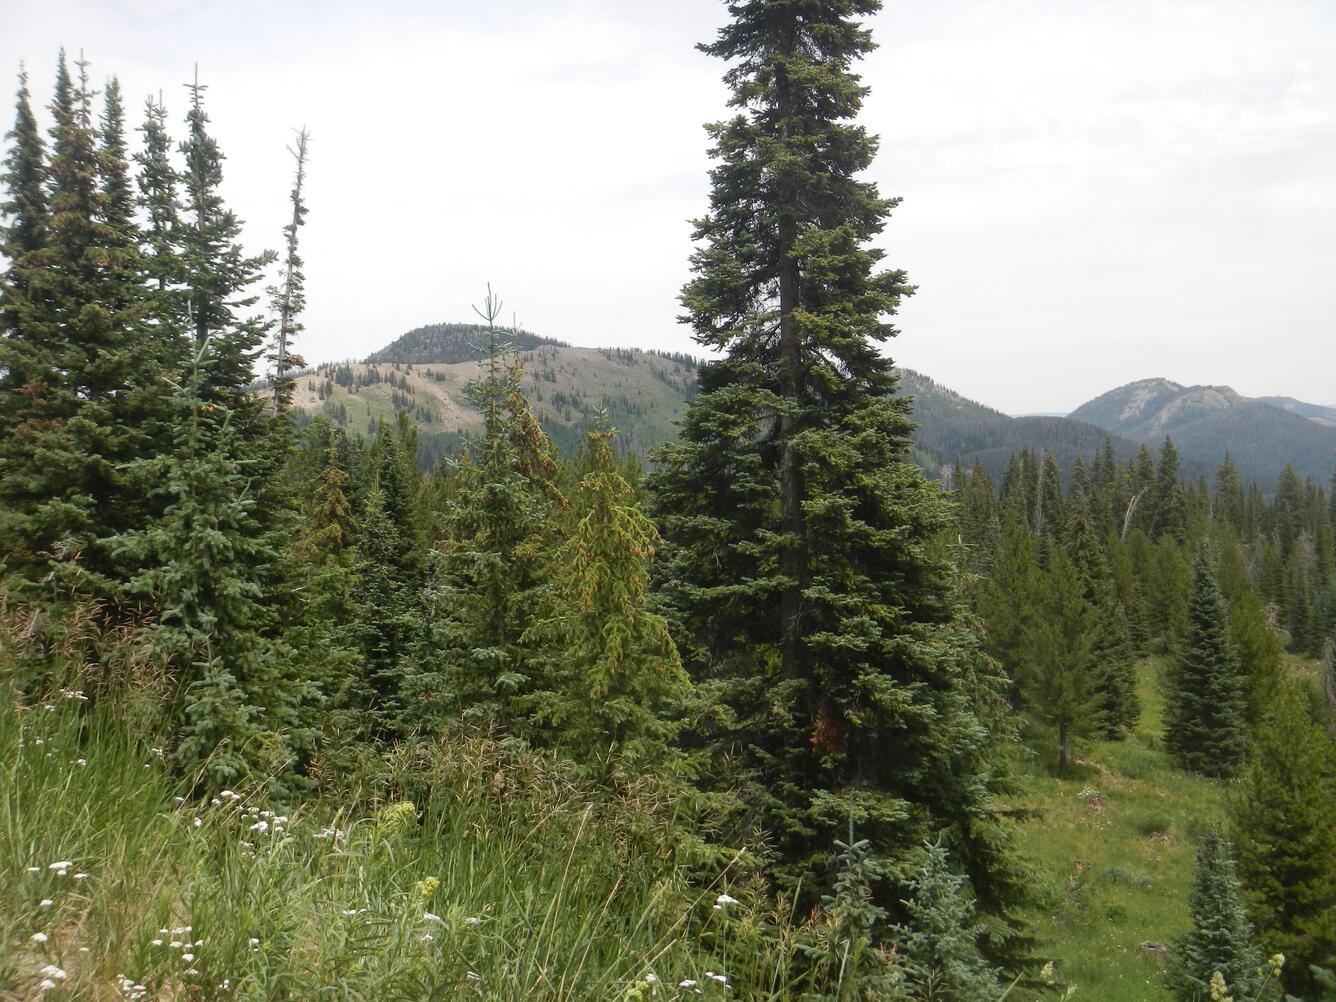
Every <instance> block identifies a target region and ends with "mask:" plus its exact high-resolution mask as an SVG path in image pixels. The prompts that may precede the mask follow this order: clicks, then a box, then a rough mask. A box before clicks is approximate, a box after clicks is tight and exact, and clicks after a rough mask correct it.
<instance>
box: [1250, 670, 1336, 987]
mask: <svg viewBox="0 0 1336 1002" xmlns="http://www.w3.org/2000/svg"><path fill="white" fill-rule="evenodd" d="M1315 704H1316V700H1315V697H1314V695H1313V694H1312V693H1310V692H1309V691H1308V690H1307V687H1306V686H1304V685H1303V684H1302V683H1297V682H1290V683H1287V684H1284V685H1282V686H1280V687H1279V688H1278V689H1277V691H1276V693H1275V696H1274V697H1273V699H1272V702H1271V705H1270V706H1269V707H1268V708H1267V712H1266V715H1265V716H1264V717H1263V719H1262V723H1261V726H1260V727H1259V728H1258V730H1257V734H1256V737H1255V739H1254V742H1253V745H1252V754H1251V757H1250V759H1249V762H1248V766H1247V768H1246V769H1245V770H1244V772H1243V775H1242V778H1241V782H1240V783H1239V785H1238V787H1237V789H1236V791H1235V793H1234V796H1233V797H1232V798H1231V799H1230V805H1229V807H1230V821H1231V824H1232V829H1233V835H1234V841H1235V845H1236V846H1237V847H1238V861H1239V876H1240V877H1241V879H1242V881H1243V887H1244V892H1245V896H1246V899H1247V901H1248V906H1249V911H1250V912H1251V914H1252V917H1253V919H1254V921H1255V922H1256V923H1257V931H1258V935H1259V936H1260V938H1261V940H1262V942H1263V944H1265V946H1266V949H1267V951H1268V952H1269V953H1283V954H1284V955H1285V957H1286V958H1287V959H1286V964H1285V972H1284V975H1283V978H1282V980H1283V983H1284V986H1285V989H1286V990H1287V991H1289V992H1290V993H1291V994H1294V995H1297V996H1299V997H1300V998H1307V997H1309V995H1310V993H1311V992H1312V990H1313V984H1314V982H1313V975H1312V972H1311V971H1310V967H1311V966H1312V965H1319V966H1323V967H1331V966H1332V963H1333V960H1336V789H1334V787H1336V751H1334V750H1333V742H1332V738H1331V736H1330V735H1329V734H1328V732H1327V730H1326V727H1325V726H1324V725H1325V724H1326V723H1327V721H1328V719H1329V718H1327V716H1326V711H1325V710H1324V709H1323V708H1321V707H1320V706H1319V705H1315Z"/></svg>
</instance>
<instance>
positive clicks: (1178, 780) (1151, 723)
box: [1021, 661, 1224, 1002]
mask: <svg viewBox="0 0 1336 1002" xmlns="http://www.w3.org/2000/svg"><path fill="white" fill-rule="evenodd" d="M1160 669H1161V665H1160V663H1159V662H1158V661H1147V662H1145V663H1143V664H1142V665H1141V667H1140V669H1139V676H1138V687H1137V694H1138V696H1139V697H1140V700H1141V707H1142V713H1141V720H1140V721H1139V723H1138V725H1137V727H1136V730H1135V732H1134V733H1133V734H1131V735H1130V736H1129V737H1128V738H1127V739H1126V740H1123V741H1117V742H1095V743H1091V744H1089V745H1087V746H1086V747H1085V749H1084V750H1083V754H1081V756H1080V757H1079V760H1078V766H1077V768H1076V769H1075V770H1073V774H1072V776H1071V777H1069V778H1067V779H1057V778H1055V777H1054V776H1053V775H1052V774H1051V773H1050V772H1049V771H1048V769H1047V768H1045V767H1044V765H1043V764H1042V763H1043V760H1044V759H1045V755H1046V753H1045V755H1037V756H1036V757H1035V758H1034V760H1033V761H1032V763H1031V765H1030V766H1029V768H1028V772H1027V774H1026V775H1024V776H1023V777H1022V782H1023V783H1024V785H1025V788H1026V790H1027V791H1028V798H1027V802H1026V806H1028V807H1030V808H1031V809H1033V810H1035V811H1036V816H1035V817H1034V818H1033V819H1031V820H1030V821H1028V822H1026V824H1025V826H1024V827H1023V829H1022V832H1021V841H1022V845H1023V846H1024V848H1025V851H1026V852H1027V854H1028V855H1029V857H1030V858H1031V859H1032V860H1033V862H1034V863H1035V864H1036V865H1037V867H1038V869H1039V871H1040V873H1041V874H1042V876H1043V878H1044V883H1045V889H1046V890H1045V896H1046V898H1047V900H1046V901H1045V902H1044V907H1043V909H1042V910H1041V911H1040V912H1039V913H1038V914H1036V915H1035V916H1034V922H1035V933H1036V934H1037V935H1038V937H1039V938H1040V941H1041V942H1042V943H1043V944H1044V947H1043V948H1044V950H1045V951H1046V952H1047V953H1048V955H1050V956H1052V957H1053V958H1054V960H1055V961H1056V962H1057V963H1056V966H1057V971H1058V974H1059V976H1060V977H1061V978H1062V979H1063V980H1065V981H1066V982H1067V983H1069V984H1073V985H1076V986H1077V989H1078V990H1077V995H1076V997H1077V998H1079V999H1082V1000H1085V1002H1128V1000H1137V1002H1156V1000H1161V999H1163V1000H1169V999H1171V998H1172V996H1170V995H1169V993H1168V992H1166V991H1165V990H1164V989H1163V988H1162V987H1160V973H1161V970H1162V968H1163V964H1164V959H1165V958H1164V954H1163V953H1162V952H1161V951H1160V949H1159V948H1162V947H1167V946H1168V945H1169V943H1170V941H1171V940H1172V939H1173V938H1174V937H1175V936H1176V935H1178V934H1179V933H1181V932H1183V931H1184V930H1186V929H1187V928H1188V925H1189V915H1188V907H1187V892H1188V887H1189V885H1190V883H1191V880H1192V870H1193V865H1194V853H1195V845H1196V839H1197V837H1198V836H1199V835H1200V834H1201V832H1202V831H1204V830H1205V828H1206V827H1207V826H1208V825H1210V824H1211V823H1212V822H1214V821H1218V820H1221V819H1222V817H1223V812H1222V800H1223V789H1224V788H1223V786H1222V785H1221V783H1219V782H1218V781H1213V780H1208V779H1203V778H1201V777H1197V776H1192V775H1189V774H1188V773H1185V772H1183V771H1181V770H1179V769H1177V768H1175V767H1174V766H1173V765H1172V763H1171V762H1170V760H1169V758H1168V756H1167V755H1166V753H1165V752H1164V750H1163V748H1162V746H1161V741H1160V734H1161V728H1162V719H1163V708H1164V707H1163V697H1162V695H1161V692H1160V688H1159V681H1158V680H1159V673H1160Z"/></svg>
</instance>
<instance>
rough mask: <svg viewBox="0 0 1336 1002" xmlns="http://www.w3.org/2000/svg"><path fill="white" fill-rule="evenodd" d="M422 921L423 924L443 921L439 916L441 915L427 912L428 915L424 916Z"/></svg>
mask: <svg viewBox="0 0 1336 1002" xmlns="http://www.w3.org/2000/svg"><path fill="white" fill-rule="evenodd" d="M422 921H423V922H440V921H441V916H439V915H433V914H432V913H431V912H426V913H425V914H424V915H423V916H422Z"/></svg>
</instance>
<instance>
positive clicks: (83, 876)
mask: <svg viewBox="0 0 1336 1002" xmlns="http://www.w3.org/2000/svg"><path fill="white" fill-rule="evenodd" d="M73 879H75V880H87V879H88V874H86V873H76V874H75V875H74V878H73Z"/></svg>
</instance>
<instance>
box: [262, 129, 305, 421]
mask: <svg viewBox="0 0 1336 1002" xmlns="http://www.w3.org/2000/svg"><path fill="white" fill-rule="evenodd" d="M310 140H311V134H310V133H309V132H307V131H306V129H304V128H303V129H300V130H298V132H297V140H296V145H295V146H294V147H290V148H289V150H288V152H289V153H291V154H292V158H293V160H295V161H296V164H297V167H296V177H295V178H294V180H293V182H292V195H291V201H292V218H291V219H290V220H289V221H288V224H287V225H286V226H284V227H283V238H284V243H285V244H286V247H285V254H284V257H283V279H282V282H281V284H280V285H279V286H278V287H277V288H274V289H271V290H270V293H271V295H272V296H273V297H274V312H275V313H276V314H277V315H278V331H277V335H278V344H277V345H276V346H275V349H274V359H273V362H274V406H275V407H276V408H278V409H279V410H283V409H285V408H286V407H287V406H288V405H289V404H291V403H292V390H293V383H292V379H291V377H290V376H289V375H288V371H289V370H290V369H294V368H301V365H302V359H301V357H300V356H294V355H293V354H292V343H293V341H294V340H295V338H296V337H297V335H298V334H299V333H300V332H301V331H302V329H303V327H302V323H301V319H300V317H301V314H302V310H304V309H305V308H306V276H305V275H304V274H303V272H302V259H301V255H300V254H299V253H298V251H297V244H298V234H299V231H300V230H301V228H302V226H304V225H305V223H306V203H305V201H303V199H302V186H303V185H304V184H305V183H306V147H307V144H308V143H309V142H310Z"/></svg>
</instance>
